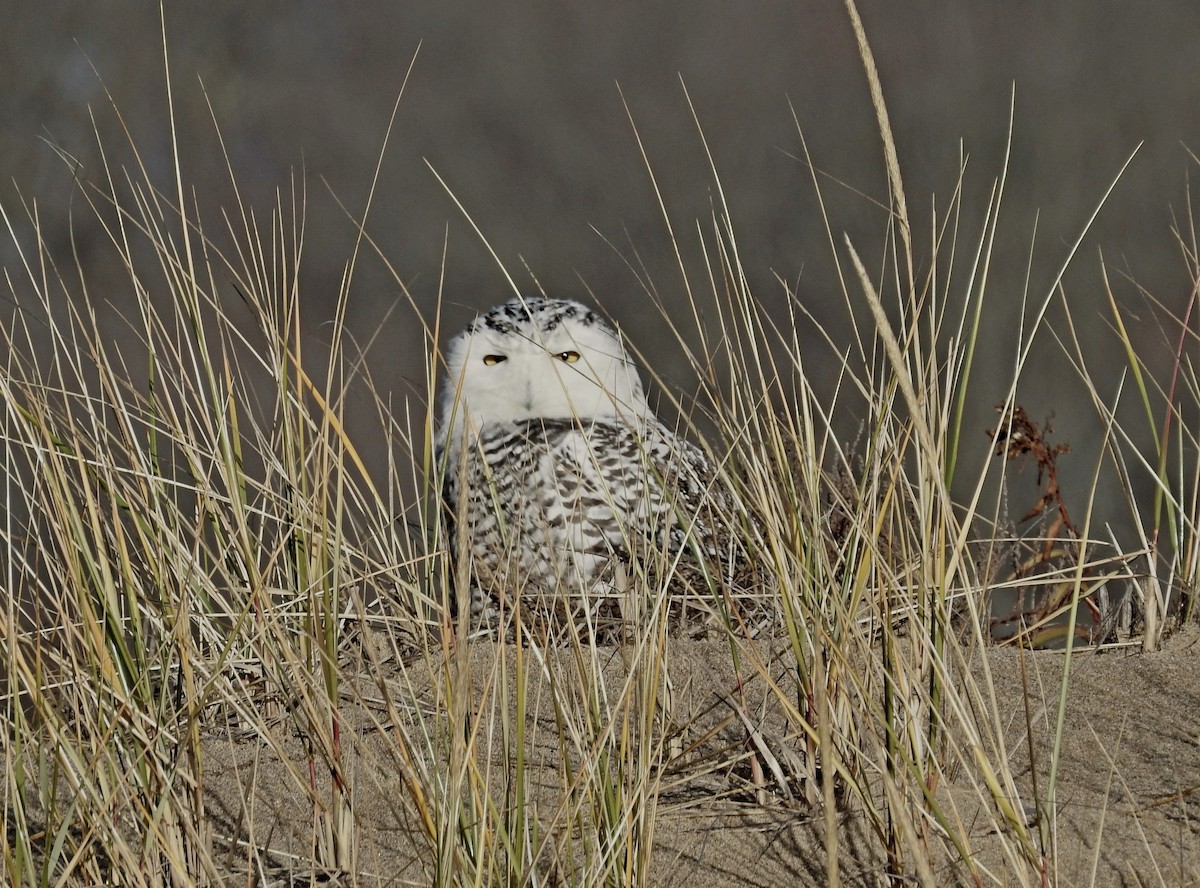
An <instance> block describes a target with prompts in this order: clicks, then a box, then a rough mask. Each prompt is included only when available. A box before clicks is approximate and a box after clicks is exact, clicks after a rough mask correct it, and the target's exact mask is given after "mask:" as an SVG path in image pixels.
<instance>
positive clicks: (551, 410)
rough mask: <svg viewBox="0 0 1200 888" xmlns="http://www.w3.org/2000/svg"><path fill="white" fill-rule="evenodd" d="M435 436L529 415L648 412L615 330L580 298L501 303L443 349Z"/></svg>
mask: <svg viewBox="0 0 1200 888" xmlns="http://www.w3.org/2000/svg"><path fill="white" fill-rule="evenodd" d="M446 363H447V370H448V376H447V384H446V386H445V388H444V390H443V395H442V404H441V415H440V417H439V430H438V439H439V442H442V443H444V442H445V441H446V439H447V438H448V437H457V436H459V435H461V434H462V428H461V426H462V423H463V422H464V421H465V422H466V424H467V428H468V429H469V431H470V433H471V434H472V435H474V434H479V433H480V431H481V429H482V428H483V427H484V426H485V425H488V424H493V423H513V422H521V421H526V420H529V419H537V418H542V419H567V418H572V419H576V420H596V419H600V420H617V419H623V420H624V421H633V420H636V419H638V418H642V417H644V416H646V415H647V414H648V413H649V408H648V405H647V404H646V398H645V395H644V393H643V390H642V383H641V380H640V378H639V377H638V373H637V368H636V367H635V366H634V364H633V362H632V361H631V360H630V358H629V356H628V354H627V353H626V351H625V348H624V346H623V345H622V343H621V340H620V337H619V336H618V335H617V333H616V332H615V331H613V329H612V328H611V327H609V326H608V325H607V324H606V323H604V321H603V320H601V319H600V318H599V317H598V316H597V315H595V314H594V313H592V312H590V311H588V310H587V309H586V308H584V307H583V306H582V305H579V304H578V303H574V302H567V301H563V300H527V301H525V302H523V303H506V304H505V305H502V306H498V307H497V308H495V309H493V310H492V311H491V312H489V313H488V314H486V315H482V316H481V317H479V318H477V319H476V320H475V321H474V322H472V324H470V325H469V326H468V327H467V329H466V330H465V331H464V332H463V333H461V334H460V335H459V336H457V337H456V338H455V339H454V340H453V341H452V342H451V344H450V346H449V347H448V349H447V355H446Z"/></svg>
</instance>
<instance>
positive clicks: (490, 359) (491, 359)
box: [483, 355, 508, 367]
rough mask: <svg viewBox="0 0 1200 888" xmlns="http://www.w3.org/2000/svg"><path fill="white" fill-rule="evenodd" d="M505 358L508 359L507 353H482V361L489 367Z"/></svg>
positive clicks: (500, 362) (502, 361) (503, 360)
mask: <svg viewBox="0 0 1200 888" xmlns="http://www.w3.org/2000/svg"><path fill="white" fill-rule="evenodd" d="M507 360H508V355H484V356H483V363H485V364H487V365H488V366H489V367H492V366H495V365H496V364H502V363H504V362H505V361H507Z"/></svg>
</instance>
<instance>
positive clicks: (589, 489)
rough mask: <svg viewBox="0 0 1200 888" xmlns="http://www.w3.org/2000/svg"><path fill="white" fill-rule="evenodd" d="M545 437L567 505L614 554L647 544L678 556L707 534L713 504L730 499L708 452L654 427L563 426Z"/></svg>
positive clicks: (615, 424)
mask: <svg viewBox="0 0 1200 888" xmlns="http://www.w3.org/2000/svg"><path fill="white" fill-rule="evenodd" d="M546 433H547V439H546V440H547V445H548V447H547V454H546V455H547V459H549V460H551V461H552V462H553V471H552V473H551V474H552V475H553V476H554V477H555V478H556V479H557V483H558V493H559V496H560V498H561V500H562V502H563V504H564V506H566V507H567V508H568V509H569V510H570V511H571V512H572V513H573V514H575V515H577V516H579V517H580V518H582V519H583V521H584V523H585V524H586V525H587V526H588V527H590V528H591V529H593V531H594V534H593V536H594V535H597V534H598V535H599V536H602V537H603V540H604V544H605V545H606V546H607V547H608V548H610V549H612V550H615V551H628V549H629V548H630V547H631V546H634V545H636V544H640V543H642V542H644V541H650V542H652V543H653V544H654V545H658V546H661V545H662V544H663V543H664V542H665V543H666V544H667V546H668V548H669V549H670V550H671V551H678V550H679V549H680V548H682V547H683V546H685V545H686V538H687V537H688V536H689V535H691V534H693V533H698V534H699V536H700V537H701V538H702V537H703V536H705V535H707V533H708V528H709V527H710V526H711V524H712V522H711V520H709V519H710V518H711V517H712V514H711V511H710V510H712V509H720V508H721V506H720V505H719V504H718V503H716V502H715V500H714V499H713V498H714V497H717V498H718V499H719V498H721V497H722V496H723V495H724V496H725V498H726V499H727V495H725V492H724V488H723V486H721V485H720V484H719V482H718V481H717V478H716V472H715V470H714V469H713V467H712V465H711V464H710V463H709V461H708V459H707V458H706V457H705V455H704V453H703V451H701V450H700V449H699V448H697V447H695V446H693V445H692V444H690V443H688V442H687V441H685V440H684V439H682V438H679V437H677V436H675V435H673V434H671V433H670V432H669V431H667V430H666V429H665V428H663V427H661V426H659V425H658V424H656V423H655V424H650V425H649V426H643V427H641V428H635V427H633V426H630V425H626V424H621V423H592V424H587V425H579V424H576V423H573V422H564V423H562V424H560V425H557V426H555V427H547V428H546ZM703 548H708V546H707V544H703Z"/></svg>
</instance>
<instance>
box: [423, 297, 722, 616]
mask: <svg viewBox="0 0 1200 888" xmlns="http://www.w3.org/2000/svg"><path fill="white" fill-rule="evenodd" d="M445 358H446V370H447V373H446V379H445V382H444V385H443V389H442V392H441V398H440V404H439V411H438V414H439V415H438V421H437V429H436V442H435V443H436V447H437V453H438V456H439V465H441V466H442V467H443V470H444V473H445V474H444V478H445V482H444V488H443V492H444V495H445V500H446V504H447V509H448V512H449V514H450V515H451V516H453V517H452V524H453V533H452V534H451V537H452V542H451V546H452V547H453V548H454V549H455V550H456V552H462V553H465V555H466V557H467V559H468V560H469V567H470V573H471V584H472V592H471V595H472V601H471V612H472V616H473V619H474V620H475V621H476V622H477V623H478V622H483V623H488V622H490V621H491V619H492V618H493V617H494V616H495V615H496V614H497V612H498V610H499V608H501V607H504V606H505V604H507V607H508V609H509V611H511V609H512V607H513V604H514V603H515V602H517V601H518V600H519V601H521V602H531V601H535V600H537V601H540V602H542V603H545V602H546V601H550V602H551V603H552V606H553V609H554V611H555V612H557V613H559V614H563V613H564V612H565V613H567V614H571V615H572V617H573V618H577V617H579V615H580V614H584V615H585V617H587V619H591V618H592V617H590V616H587V615H588V609H589V607H590V606H591V605H590V604H589V602H591V603H595V602H596V601H602V600H608V601H613V600H618V604H619V598H620V595H621V592H622V590H621V588H620V585H621V583H622V580H621V578H622V577H626V578H627V577H628V574H626V573H625V571H626V569H627V567H628V566H629V565H630V563H631V562H632V560H633V559H635V558H639V557H640V558H642V559H643V561H653V560H654V559H653V558H648V557H647V556H651V555H653V554H654V553H658V555H659V557H658V560H657V563H658V564H663V563H670V564H676V565H677V564H679V563H684V562H686V563H688V564H691V565H692V566H697V564H698V562H706V563H707V565H708V566H706V567H703V568H701V570H702V571H707V574H705V575H708V576H713V575H716V573H717V572H719V571H720V569H721V568H720V565H721V564H722V561H723V557H724V556H725V555H726V551H727V550H728V549H729V548H730V545H731V543H730V541H729V540H728V539H726V540H725V541H724V542H722V541H721V540H720V539H718V536H720V535H719V534H718V533H717V531H716V530H715V528H716V527H718V526H719V527H726V526H727V521H726V522H721V521H719V520H714V514H715V513H716V512H718V511H721V512H724V513H726V514H727V513H728V511H729V502H730V497H729V493H728V491H727V489H726V488H725V487H724V486H723V485H721V484H720V482H719V480H718V479H717V473H716V472H715V471H714V469H713V467H712V465H711V464H710V463H709V461H708V459H707V458H706V457H705V455H704V453H703V452H702V451H701V450H699V449H698V448H697V447H695V446H694V445H692V444H690V443H688V442H687V441H685V440H683V439H682V438H680V437H679V436H677V435H676V434H674V433H673V432H672V431H671V430H670V429H668V428H667V427H666V426H664V425H663V424H662V423H661V422H659V420H658V419H657V417H656V416H655V415H654V413H653V411H652V410H651V408H650V405H649V404H648V403H647V401H646V396H645V393H644V391H643V389H642V381H641V379H640V378H639V376H638V371H637V367H636V366H635V365H634V363H633V361H632V360H631V358H630V356H629V354H628V352H627V351H626V349H625V346H624V343H623V342H622V339H621V337H620V335H619V334H618V333H617V332H616V331H615V330H613V328H612V327H610V326H609V325H608V324H607V323H605V322H604V320H603V319H602V318H600V316H599V315H597V314H596V313H595V312H593V311H591V310H589V309H588V308H586V307H585V306H583V305H581V304H579V303H578V302H571V301H568V300H561V299H534V298H529V299H517V300H515V301H513V302H507V303H505V304H503V305H500V306H497V307H496V308H493V309H492V310H491V311H489V312H487V313H486V314H483V315H480V316H479V317H477V318H476V319H475V320H474V321H472V322H471V323H470V324H468V325H467V327H466V329H465V330H463V331H462V333H460V334H459V335H458V336H456V337H455V338H454V339H453V340H452V341H451V342H450V343H449V345H448V347H447V349H446V353H445ZM724 535H725V536H726V537H727V536H728V532H727V531H726V532H725V534H724ZM464 536H465V539H464ZM664 556H665V557H664ZM696 556H700V557H699V558H698V559H697V558H696ZM460 567H461V565H460ZM593 616H594V615H593Z"/></svg>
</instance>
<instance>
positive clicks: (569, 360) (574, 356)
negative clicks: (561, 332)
mask: <svg viewBox="0 0 1200 888" xmlns="http://www.w3.org/2000/svg"><path fill="white" fill-rule="evenodd" d="M554 357H556V358H558V359H559V360H560V361H562V362H563V363H564V364H574V363H575V362H576V361H578V360H579V352H572V351H566V352H559V353H558V354H556V355H555V356H554Z"/></svg>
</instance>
